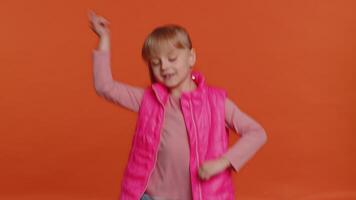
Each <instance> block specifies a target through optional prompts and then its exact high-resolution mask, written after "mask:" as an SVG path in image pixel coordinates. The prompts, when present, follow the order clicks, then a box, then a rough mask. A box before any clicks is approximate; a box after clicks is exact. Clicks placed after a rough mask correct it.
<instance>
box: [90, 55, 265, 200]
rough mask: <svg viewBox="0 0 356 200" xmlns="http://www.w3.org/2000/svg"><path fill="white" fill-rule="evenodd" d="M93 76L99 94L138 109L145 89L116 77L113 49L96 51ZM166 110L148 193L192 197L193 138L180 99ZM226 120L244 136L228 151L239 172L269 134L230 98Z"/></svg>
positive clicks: (125, 106)
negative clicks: (190, 148)
mask: <svg viewBox="0 0 356 200" xmlns="http://www.w3.org/2000/svg"><path fill="white" fill-rule="evenodd" d="M93 77H94V87H95V89H96V91H97V93H98V94H99V95H101V96H103V97H105V98H106V99H107V100H109V101H111V102H113V103H115V104H118V105H121V106H122V107H124V108H127V109H129V110H132V111H134V112H137V111H138V109H139V106H140V102H141V100H142V97H143V91H144V89H143V88H139V87H135V86H131V85H128V84H125V83H122V82H118V81H115V80H113V78H112V74H111V69H110V52H109V51H98V50H96V49H94V50H93ZM165 109H166V113H165V119H164V123H163V127H162V130H161V141H160V146H159V151H158V157H157V162H156V166H155V169H154V171H153V173H152V175H151V177H150V180H149V184H148V187H147V190H146V192H147V193H148V194H150V195H151V196H153V197H154V199H165V198H167V197H169V198H170V199H191V185H190V178H189V145H188V142H189V141H188V137H187V131H186V129H185V124H184V119H183V116H182V111H181V108H180V106H179V98H174V97H172V96H170V98H169V100H168V102H167V104H166V108H165ZM225 122H226V126H227V127H229V128H231V129H232V130H234V132H236V133H237V134H240V135H241V138H240V139H239V140H238V141H237V142H236V143H235V144H234V145H232V146H231V147H230V148H229V150H228V151H227V152H226V153H225V154H224V156H225V157H226V158H227V159H228V160H229V161H230V163H231V167H233V169H234V170H235V171H238V170H240V169H241V168H242V166H243V165H245V163H246V162H247V161H248V160H249V159H250V158H252V156H253V155H254V154H255V153H256V152H257V151H258V150H259V149H260V148H261V147H262V146H263V144H264V143H265V142H266V133H265V131H264V129H263V128H262V127H261V125H260V124H259V123H257V122H256V121H255V120H254V119H252V118H251V117H250V116H249V115H247V114H246V113H244V112H242V111H241V110H240V109H239V108H238V107H237V105H236V104H235V103H234V102H233V101H231V100H230V99H229V98H227V99H226V102H225Z"/></svg>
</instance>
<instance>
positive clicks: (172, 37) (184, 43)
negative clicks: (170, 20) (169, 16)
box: [141, 24, 192, 83]
mask: <svg viewBox="0 0 356 200" xmlns="http://www.w3.org/2000/svg"><path fill="white" fill-rule="evenodd" d="M166 43H171V44H173V46H175V47H176V48H179V49H184V48H187V49H192V42H191V40H190V36H189V34H188V32H187V30H186V29H185V28H183V27H182V26H180V25H176V24H167V25H163V26H159V27H157V28H155V29H154V30H153V31H152V32H151V33H150V34H149V35H148V36H147V37H146V39H145V41H144V43H143V47H142V51H141V55H142V58H143V60H144V61H145V63H146V64H147V65H148V66H149V72H150V78H151V82H152V83H155V82H156V80H155V78H154V76H153V72H152V69H151V66H150V60H151V59H152V57H153V56H155V54H156V53H157V52H158V51H159V49H160V47H161V45H162V44H166Z"/></svg>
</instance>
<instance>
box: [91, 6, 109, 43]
mask: <svg viewBox="0 0 356 200" xmlns="http://www.w3.org/2000/svg"><path fill="white" fill-rule="evenodd" d="M88 17H89V22H90V28H91V29H92V30H93V31H94V32H95V33H96V34H97V35H98V36H99V37H100V38H102V37H106V36H109V34H110V30H109V28H108V25H109V24H110V22H109V21H108V20H107V19H105V18H104V17H102V16H99V15H96V14H95V12H94V11H92V10H89V11H88Z"/></svg>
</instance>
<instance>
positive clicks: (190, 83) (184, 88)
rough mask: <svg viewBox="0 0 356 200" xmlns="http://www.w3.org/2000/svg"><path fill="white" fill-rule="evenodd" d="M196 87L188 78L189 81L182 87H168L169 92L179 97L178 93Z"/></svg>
mask: <svg viewBox="0 0 356 200" xmlns="http://www.w3.org/2000/svg"><path fill="white" fill-rule="evenodd" d="M196 88H197V85H196V83H195V82H194V81H193V80H191V79H190V81H189V82H188V83H187V85H186V86H185V87H183V88H172V89H170V94H171V95H172V96H173V97H180V95H181V94H182V92H190V91H193V90H195V89H196Z"/></svg>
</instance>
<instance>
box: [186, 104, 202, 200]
mask: <svg viewBox="0 0 356 200" xmlns="http://www.w3.org/2000/svg"><path fill="white" fill-rule="evenodd" d="M189 105H190V114H191V117H192V121H193V124H194V129H195V154H196V156H197V167H199V154H198V136H197V126H196V124H195V121H194V115H193V110H192V101H191V100H190V99H189ZM198 190H199V198H200V199H203V198H202V193H201V185H200V183H199V181H198Z"/></svg>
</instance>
